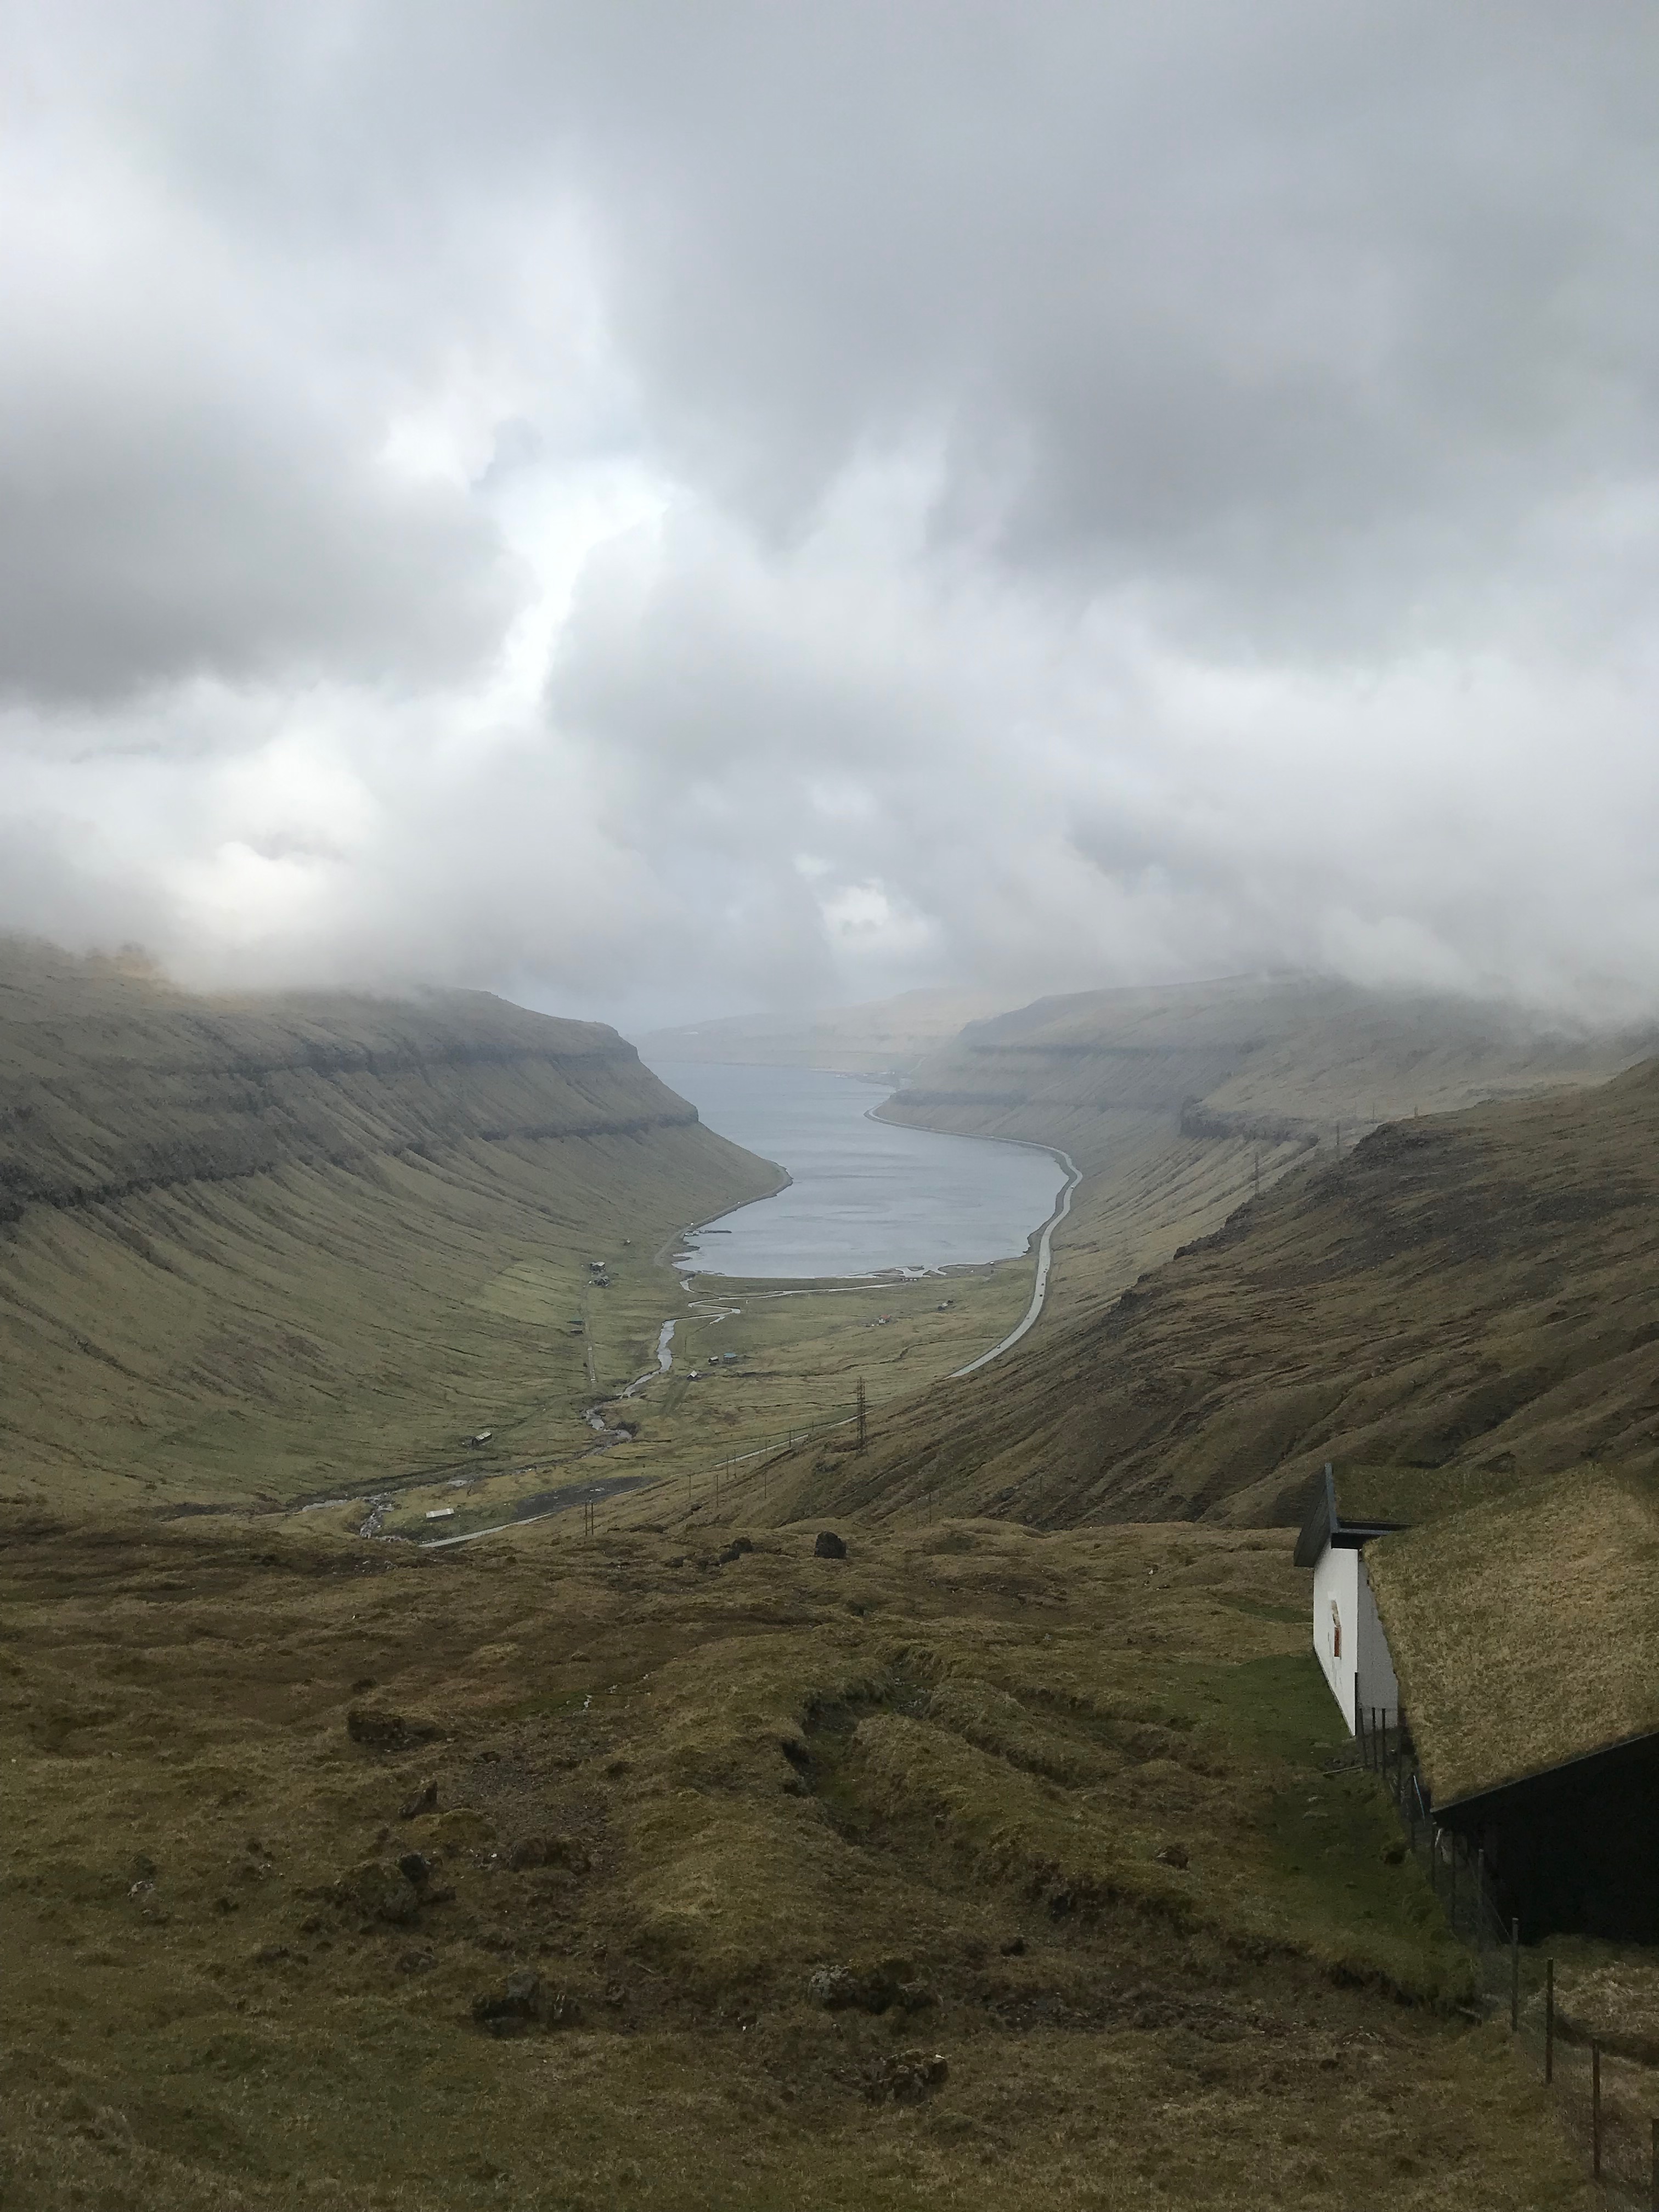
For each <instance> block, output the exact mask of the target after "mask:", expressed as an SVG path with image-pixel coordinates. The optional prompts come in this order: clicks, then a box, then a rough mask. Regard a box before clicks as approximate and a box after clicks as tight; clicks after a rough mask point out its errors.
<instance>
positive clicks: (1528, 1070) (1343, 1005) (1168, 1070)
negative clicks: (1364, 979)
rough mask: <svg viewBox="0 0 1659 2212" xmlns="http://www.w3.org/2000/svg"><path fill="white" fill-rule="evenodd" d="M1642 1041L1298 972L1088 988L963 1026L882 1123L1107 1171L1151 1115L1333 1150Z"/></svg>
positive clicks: (1544, 1084)
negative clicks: (1016, 1141)
mask: <svg viewBox="0 0 1659 2212" xmlns="http://www.w3.org/2000/svg"><path fill="white" fill-rule="evenodd" d="M1655 1042H1656V1039H1655V1038H1654V1036H1652V1035H1651V1034H1649V1033H1644V1035H1642V1036H1611V1037H1609V1036H1601V1035H1594V1034H1591V1033H1589V1032H1588V1031H1577V1030H1550V1029H1548V1028H1547V1027H1544V1026H1541V1025H1540V1024H1538V1023H1536V1022H1534V1021H1532V1020H1529V1019H1528V1018H1526V1017H1524V1016H1522V1015H1521V1014H1519V1013H1517V1012H1513V1011H1511V1010H1510V1009H1507V1008H1504V1007H1501V1006H1491V1005H1486V1004H1483V1003H1481V1002H1480V1001H1479V1000H1462V999H1440V998H1429V997H1413V996H1408V995H1406V994H1399V993H1386V992H1376V991H1363V990H1360V989H1358V987H1355V986H1353V985H1351V984H1344V983H1333V982H1326V981H1320V980H1318V979H1316V978H1313V977H1309V976H1299V975H1290V976H1240V977H1236V978H1233V979H1231V980H1229V981H1219V982H1213V983H1190V984H1172V985H1169V986H1165V987H1158V988H1152V989H1144V990H1124V991H1085V992H1079V993H1077V994H1074V995H1073V996H1071V997H1069V998H1063V999H1042V1000H1038V1001H1037V1002H1036V1005H1035V1006H1026V1007H1023V1008H1022V1009H1021V1010H1020V1011H1019V1012H1018V1013H1010V1014H1002V1015H999V1016H997V1017H996V1018H994V1019H992V1020H988V1021H979V1022H975V1023H973V1024H970V1025H969V1027H968V1028H967V1029H965V1030H963V1032H962V1034H961V1035H960V1036H958V1037H957V1038H955V1039H953V1040H952V1041H951V1042H949V1043H948V1044H946V1045H945V1046H944V1047H942V1048H940V1049H939V1050H938V1051H936V1052H934V1053H933V1054H929V1055H928V1056H927V1059H926V1060H923V1061H921V1064H920V1065H919V1066H918V1067H917V1069H916V1072H915V1077H914V1079H912V1081H911V1082H910V1083H909V1084H908V1085H906V1087H905V1089H904V1090H903V1091H902V1093H901V1095H900V1097H898V1098H897V1099H896V1100H895V1101H894V1102H893V1104H892V1105H891V1107H890V1109H888V1111H889V1116H890V1118H891V1119H893V1120H897V1121H915V1122H917V1123H921V1124H925V1125H926V1126H927V1127H933V1128H945V1129H959V1130H963V1131H964V1132H967V1133H970V1134H974V1135H979V1136H1007V1137H1027V1138H1036V1139H1038V1140H1039V1141H1040V1142H1042V1143H1045V1144H1054V1145H1062V1146H1065V1147H1066V1150H1067V1151H1068V1152H1071V1153H1072V1154H1073V1157H1074V1158H1076V1160H1077V1162H1078V1164H1079V1166H1080V1167H1082V1168H1084V1169H1085V1171H1089V1170H1098V1169H1102V1168H1109V1167H1110V1165H1111V1164H1112V1158H1113V1154H1114V1152H1115V1149H1116V1147H1117V1145H1118V1143H1119V1141H1120V1132H1121V1129H1123V1128H1125V1127H1127V1129H1129V1130H1130V1131H1131V1132H1133V1131H1134V1130H1137V1129H1138V1128H1139V1127H1141V1126H1142V1124H1143V1122H1144V1121H1146V1119H1148V1118H1149V1117H1150V1118H1152V1119H1153V1120H1156V1121H1160V1122H1162V1123H1164V1125H1165V1126H1166V1127H1167V1126H1170V1125H1171V1124H1173V1125H1174V1126H1175V1127H1176V1128H1178V1129H1183V1130H1184V1133H1186V1134H1188V1135H1189V1136H1192V1137H1197V1138H1202V1139H1212V1140H1216V1139H1223V1138H1227V1137H1235V1138H1240V1139H1248V1140H1249V1142H1250V1143H1251V1144H1252V1145H1254V1146H1262V1147H1264V1148H1267V1149H1271V1148H1272V1147H1273V1146H1276V1145H1288V1146H1295V1145H1297V1144H1298V1143H1303V1144H1306V1143H1310V1142H1312V1143H1316V1144H1319V1145H1321V1146H1325V1147H1327V1148H1334V1146H1335V1144H1336V1141H1337V1133H1338V1128H1339V1126H1340V1127H1342V1128H1344V1129H1345V1130H1346V1137H1347V1139H1348V1140H1350V1141H1351V1140H1352V1139H1353V1138H1354V1137H1355V1136H1357V1135H1358V1134H1359V1133H1362V1132H1363V1131H1364V1130H1365V1129H1367V1128H1370V1127H1375V1126H1376V1123H1377V1122H1379V1121H1395V1120H1399V1119H1401V1117H1403V1116H1405V1115H1412V1114H1417V1113H1419V1112H1420V1113H1437V1112H1444V1111H1446V1110H1448V1109H1452V1108H1455V1107H1460V1106H1468V1105H1474V1104H1475V1103H1479V1102H1480V1101H1481V1100H1485V1099H1493V1098H1502V1097H1524V1096H1528V1095H1531V1094H1533V1093H1535V1092H1537V1091H1541V1090H1545V1089H1547V1088H1549V1087H1551V1086H1553V1085H1559V1084H1564V1083H1585V1082H1594V1081H1595V1080H1597V1079H1600V1078H1601V1077H1603V1076H1606V1075H1609V1074H1612V1073H1613V1072H1614V1071H1615V1070H1616V1069H1618V1068H1620V1067H1624V1066H1628V1065H1629V1064H1630V1063H1631V1061H1632V1060H1634V1059H1636V1058H1638V1057H1639V1056H1640V1055H1641V1054H1642V1053H1643V1052H1644V1050H1647V1051H1651V1050H1652V1049H1653V1048H1654V1045H1655Z"/></svg>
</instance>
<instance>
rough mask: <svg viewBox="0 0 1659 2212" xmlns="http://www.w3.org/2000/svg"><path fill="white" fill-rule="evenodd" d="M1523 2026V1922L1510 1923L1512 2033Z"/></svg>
mask: <svg viewBox="0 0 1659 2212" xmlns="http://www.w3.org/2000/svg"><path fill="white" fill-rule="evenodd" d="M1520 2028H1521V1923H1520V1922H1519V1921H1518V1920H1511V1921H1510V2034H1511V2035H1516V2034H1518V2033H1520Z"/></svg>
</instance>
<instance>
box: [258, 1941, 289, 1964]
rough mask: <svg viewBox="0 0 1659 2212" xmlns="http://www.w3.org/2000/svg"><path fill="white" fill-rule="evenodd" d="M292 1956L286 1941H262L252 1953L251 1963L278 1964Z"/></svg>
mask: <svg viewBox="0 0 1659 2212" xmlns="http://www.w3.org/2000/svg"><path fill="white" fill-rule="evenodd" d="M293 1956H294V1954H293V1952H292V1951H290V1950H289V1948H288V1945H287V1944H286V1943H262V1944H261V1945H260V1946H259V1948H258V1950H257V1951H256V1952H255V1953H254V1954H253V1963H254V1965H255V1966H281V1965H282V1963H283V1960H285V1959H291V1958H293Z"/></svg>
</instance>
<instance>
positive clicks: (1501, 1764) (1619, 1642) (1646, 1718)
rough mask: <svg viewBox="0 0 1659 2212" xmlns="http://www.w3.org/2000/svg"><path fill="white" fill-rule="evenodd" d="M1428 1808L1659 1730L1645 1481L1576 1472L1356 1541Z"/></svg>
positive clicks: (1653, 1508) (1591, 1470)
mask: <svg viewBox="0 0 1659 2212" xmlns="http://www.w3.org/2000/svg"><path fill="white" fill-rule="evenodd" d="M1365 1557H1366V1564H1367V1565H1368V1567H1369V1569H1370V1577H1371V1582H1372V1586H1373V1588H1374V1589H1375V1591H1376V1601H1377V1604H1378V1606H1379V1607H1380V1608H1381V1611H1382V1614H1383V1625H1384V1626H1385V1628H1386V1630H1387V1632H1388V1638H1389V1650H1390V1651H1391V1652H1392V1654H1393V1656H1394V1662H1395V1671H1396V1672H1397V1674H1398V1675H1399V1677H1400V1684H1401V1697H1402V1699H1403V1700H1404V1704H1405V1707H1406V1711H1407V1717H1408V1718H1409V1720H1410V1723H1411V1727H1412V1734H1413V1741H1415V1743H1416V1746H1417V1750H1418V1757H1419V1763H1420V1764H1421V1765H1422V1768H1423V1771H1424V1772H1425V1775H1426V1776H1427V1778H1428V1780H1429V1783H1430V1784H1431V1788H1432V1790H1433V1791H1434V1795H1435V1796H1436V1798H1437V1801H1438V1802H1441V1803H1442V1804H1445V1803H1447V1802H1451V1801H1453V1800H1455V1799H1457V1798H1460V1797H1467V1796H1473V1795H1475V1794H1477V1793H1478V1792H1480V1791H1482V1790H1489V1789H1492V1788H1495V1787H1496V1786H1497V1785H1498V1784H1500V1783H1504V1782H1509V1781H1515V1780H1518V1779H1519V1778H1522V1777H1523V1776H1526V1775H1529V1774H1536V1773H1540V1772H1541V1771H1544V1770H1545V1769H1547V1768H1549V1767H1552V1766H1559V1765H1562V1764H1563V1763H1564V1762H1565V1761H1566V1760H1568V1759H1578V1758H1582V1757H1583V1756H1584V1755H1585V1754H1586V1753H1589V1752H1593V1751H1597V1750H1601V1749H1602V1748H1604V1747H1606V1746H1607V1745H1609V1744H1613V1743H1619V1742H1622V1741H1625V1740H1626V1739H1627V1738H1628V1737H1631V1736H1634V1735H1644V1734H1645V1733H1647V1732H1648V1731H1650V1730H1656V1729H1659V1484H1656V1482H1655V1481H1654V1480H1653V1479H1652V1478H1651V1477H1644V1476H1639V1475H1634V1474H1623V1473H1621V1474H1613V1473H1610V1472H1608V1471H1607V1469H1605V1468H1599V1467H1584V1468H1575V1469H1573V1470H1572V1471H1571V1472H1570V1473H1568V1474H1563V1475H1557V1476H1554V1477H1552V1478H1551V1479H1550V1480H1548V1481H1547V1482H1543V1483H1539V1484H1534V1485H1531V1486H1528V1487H1526V1488H1523V1489H1520V1490H1516V1491H1513V1492H1510V1494H1509V1495H1508V1496H1506V1497H1502V1498H1490V1499H1488V1500H1486V1501H1485V1502H1484V1503H1480V1504H1474V1505H1471V1506H1469V1507H1468V1509H1467V1510H1464V1511H1462V1512H1461V1513H1454V1514H1451V1515H1449V1516H1444V1517H1443V1518H1438V1519H1436V1520H1433V1521H1431V1522H1427V1523H1425V1524H1424V1525H1423V1526H1421V1527H1418V1528H1407V1529H1405V1530H1403V1531H1402V1532H1401V1534H1398V1535H1392V1536H1386V1537H1383V1538H1382V1539H1380V1540H1379V1541H1377V1542H1376V1543H1374V1544H1372V1545H1370V1547H1368V1548H1367V1551H1366V1555H1365Z"/></svg>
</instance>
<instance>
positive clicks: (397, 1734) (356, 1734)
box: [346, 1705, 438, 1751]
mask: <svg viewBox="0 0 1659 2212" xmlns="http://www.w3.org/2000/svg"><path fill="white" fill-rule="evenodd" d="M437 1733H438V1731H437V1729H435V1727H434V1726H433V1724H432V1723H431V1722H430V1721H422V1720H413V1719H411V1718H410V1717H409V1715H408V1714H406V1713H386V1712H375V1711H373V1710H372V1709H371V1708H370V1707H369V1706H368V1705H353V1706H351V1707H350V1708H349V1711H348V1712H347V1714H346V1734H347V1735H349V1737H350V1738H351V1741H353V1743H360V1744H362V1747H363V1748H364V1749H365V1750H366V1751H404V1750H406V1749H407V1748H408V1747H409V1746H410V1744H414V1743H429V1742H430V1741H432V1738H433V1737H434V1736H435V1735H437Z"/></svg>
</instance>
